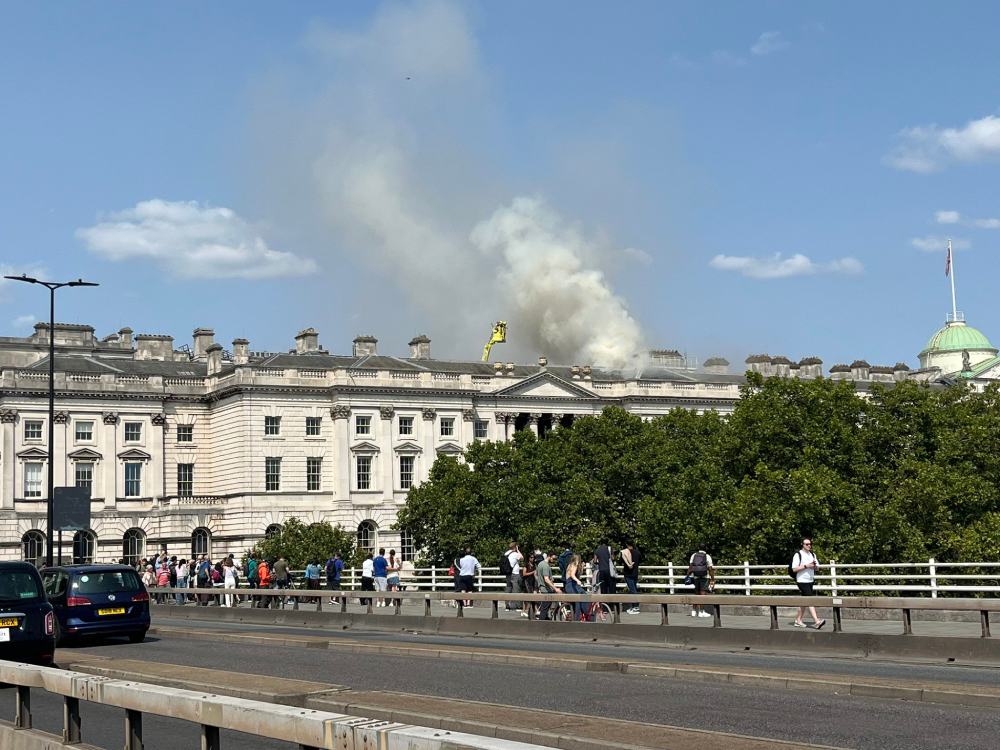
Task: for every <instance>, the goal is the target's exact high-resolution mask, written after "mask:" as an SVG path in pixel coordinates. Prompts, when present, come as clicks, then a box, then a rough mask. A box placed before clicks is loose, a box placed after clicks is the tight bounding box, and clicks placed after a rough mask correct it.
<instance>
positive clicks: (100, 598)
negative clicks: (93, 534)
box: [42, 565, 149, 643]
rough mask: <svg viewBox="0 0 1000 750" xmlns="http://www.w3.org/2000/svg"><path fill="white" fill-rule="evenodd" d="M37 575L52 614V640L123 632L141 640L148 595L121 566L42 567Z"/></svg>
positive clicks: (146, 620)
mask: <svg viewBox="0 0 1000 750" xmlns="http://www.w3.org/2000/svg"><path fill="white" fill-rule="evenodd" d="M42 580H43V581H44V582H45V593H46V594H48V597H49V602H51V604H52V607H53V609H54V610H55V615H56V640H57V642H59V643H64V642H66V641H68V640H72V639H75V638H81V637H85V636H99V637H106V636H125V637H127V638H128V639H129V640H130V641H131V642H132V643H141V642H142V641H143V639H145V637H146V631H147V630H149V594H148V593H147V592H146V587H145V586H143V585H142V581H141V580H140V579H139V574H138V573H136V572H135V570H133V569H132V568H130V567H128V566H127V565H65V566H61V567H53V568H43V569H42Z"/></svg>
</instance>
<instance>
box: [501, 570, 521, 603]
mask: <svg viewBox="0 0 1000 750" xmlns="http://www.w3.org/2000/svg"><path fill="white" fill-rule="evenodd" d="M504 591H505V592H506V593H508V594H523V593H524V579H522V578H521V574H520V573H511V574H510V575H509V576H507V585H506V586H505V587H504ZM520 608H521V607H520V606H519V605H518V603H517V602H507V609H510V610H518V609H520Z"/></svg>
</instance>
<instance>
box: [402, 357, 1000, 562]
mask: <svg viewBox="0 0 1000 750" xmlns="http://www.w3.org/2000/svg"><path fill="white" fill-rule="evenodd" d="M397 526H398V527H399V528H404V529H407V530H408V531H410V532H411V533H412V534H413V538H414V542H415V543H416V544H417V545H418V546H419V547H422V548H424V549H426V550H427V554H428V558H429V561H430V562H434V563H444V564H447V563H448V562H450V561H451V560H452V559H453V558H454V557H455V555H457V554H458V553H459V552H460V551H461V549H462V548H464V547H465V546H466V545H468V546H471V547H473V549H474V551H475V552H476V554H477V555H478V556H479V558H480V560H482V561H483V562H484V564H490V565H492V564H496V562H495V561H496V560H498V559H499V556H500V554H501V553H502V551H503V550H504V549H505V548H506V546H507V544H509V542H510V541H511V540H512V539H513V540H517V541H519V542H520V543H521V547H522V549H525V548H534V547H540V548H545V549H556V548H561V547H562V546H563V545H566V544H568V545H570V546H572V547H573V548H574V549H577V550H580V551H585V552H589V551H591V550H593V549H594V547H595V546H596V545H597V544H598V543H599V541H600V540H601V538H603V537H608V538H609V539H611V540H613V541H617V542H621V541H623V540H625V539H627V538H633V539H635V540H636V541H637V542H638V544H639V545H640V546H641V547H642V548H643V549H644V550H645V553H646V559H647V561H649V562H650V563H653V562H665V561H667V560H675V561H676V560H683V559H686V558H687V556H688V555H689V554H690V553H691V551H692V550H695V549H697V548H698V547H699V546H701V545H705V546H706V547H707V549H708V550H709V551H711V552H712V553H713V554H714V555H716V556H717V557H718V558H720V559H725V560H730V561H735V560H744V559H749V560H755V561H762V562H763V561H767V562H772V561H774V562H777V561H782V560H785V559H786V558H788V556H789V554H790V551H791V550H793V549H795V548H796V547H797V543H798V540H799V538H800V537H801V536H802V535H812V536H814V537H815V543H816V547H817V550H818V551H819V552H820V553H821V554H822V555H823V556H825V557H836V558H837V559H841V560H844V561H852V562H872V561H875V562H884V561H889V560H905V559H914V560H916V559H922V558H927V557H935V558H938V559H940V560H945V561H947V560H958V559H965V560H970V559H996V558H997V557H998V556H1000V533H998V532H1000V389H997V388H996V387H991V388H989V389H987V391H986V392H984V393H974V392H970V391H969V390H968V389H966V388H965V387H963V386H953V387H949V388H938V387H933V388H932V387H928V386H926V385H921V384H918V383H913V382H904V383H898V384H890V385H888V386H882V385H875V386H873V387H872V389H871V390H870V392H868V393H865V394H859V393H857V392H856V391H855V389H854V385H853V384H852V383H850V382H846V381H831V380H826V379H817V380H796V379H788V378H769V379H764V378H762V377H760V376H758V375H755V374H752V373H751V374H749V375H748V380H747V385H746V386H745V387H744V389H743V394H742V398H741V399H740V401H739V402H738V403H737V405H736V407H735V410H734V412H733V414H732V415H730V416H729V417H728V418H725V417H721V416H719V415H718V414H716V413H714V412H708V413H705V414H697V413H695V412H691V411H686V410H682V409H677V410H674V411H672V412H670V413H669V414H667V415H665V416H663V417H659V418H657V419H655V420H652V421H644V420H643V419H641V418H640V417H638V416H636V415H634V414H630V413H628V412H626V411H624V410H622V409H619V408H608V409H605V411H604V412H603V413H602V414H601V415H600V416H596V417H585V418H581V419H578V420H576V422H575V423H574V424H573V426H572V427H571V428H568V429H564V428H561V429H558V430H556V431H555V432H553V433H550V434H549V435H547V436H546V437H545V438H544V439H542V440H538V439H537V438H536V437H535V436H534V435H533V434H532V433H531V432H529V431H521V432H519V433H517V434H516V435H515V436H514V439H513V440H512V441H511V442H509V443H505V442H501V443H489V442H476V443H473V444H472V445H471V446H470V447H469V448H468V450H467V451H466V452H465V455H464V460H456V459H455V458H450V457H442V458H439V459H438V460H437V461H436V462H435V464H434V466H433V468H432V469H431V474H430V479H429V481H427V482H425V483H423V484H421V485H420V486H418V487H415V488H414V489H412V490H411V491H410V495H409V498H408V500H407V504H406V507H405V508H403V509H402V511H401V512H400V514H399V518H398V522H397Z"/></svg>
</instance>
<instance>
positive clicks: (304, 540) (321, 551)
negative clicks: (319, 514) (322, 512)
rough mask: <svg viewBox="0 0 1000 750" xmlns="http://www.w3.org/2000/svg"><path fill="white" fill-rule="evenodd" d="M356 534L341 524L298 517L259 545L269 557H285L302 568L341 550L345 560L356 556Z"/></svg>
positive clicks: (291, 566)
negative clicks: (305, 522) (308, 521)
mask: <svg viewBox="0 0 1000 750" xmlns="http://www.w3.org/2000/svg"><path fill="white" fill-rule="evenodd" d="M356 543H357V539H356V537H355V535H354V534H352V533H351V532H349V531H345V530H344V529H343V528H341V527H340V526H331V525H330V524H328V523H312V524H309V525H308V526H307V525H305V524H304V523H302V521H300V520H299V519H298V518H294V517H293V518H289V519H287V520H286V521H285V522H284V524H283V525H282V527H281V532H280V533H279V534H275V535H274V536H271V537H268V538H267V539H265V540H263V541H262V542H261V543H260V544H258V545H257V550H256V551H257V552H258V554H260V555H261V556H262V557H264V558H265V559H267V560H277V559H278V558H279V557H284V558H285V560H287V561H288V565H289V567H290V568H292V569H295V570H301V569H302V568H304V567H305V566H306V565H308V564H309V563H310V562H316V563H319V564H320V565H322V564H323V563H325V562H326V561H327V560H328V559H329V558H331V557H333V555H334V553H337V552H339V553H340V556H341V558H342V559H343V560H344V562H345V564H350V563H351V562H352V560H353V558H354V546H355V544H356Z"/></svg>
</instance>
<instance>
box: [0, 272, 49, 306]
mask: <svg viewBox="0 0 1000 750" xmlns="http://www.w3.org/2000/svg"><path fill="white" fill-rule="evenodd" d="M22 275H24V276H31V277H32V278H35V279H37V278H42V279H44V278H45V277H46V275H47V273H46V270H45V269H44V268H42V267H41V266H38V265H33V264H26V265H23V266H14V265H11V264H10V263H0V302H6V301H7V300H9V299H10V292H11V290H12V289H13V288H14V287H15V286H26V285H25V284H24V283H23V282H22V283H21V284H18V283H17V282H16V281H11V280H10V279H5V278H3V277H4V276H22Z"/></svg>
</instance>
